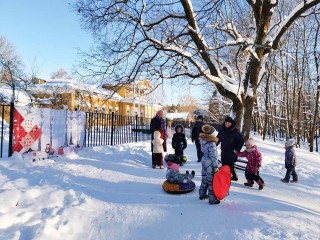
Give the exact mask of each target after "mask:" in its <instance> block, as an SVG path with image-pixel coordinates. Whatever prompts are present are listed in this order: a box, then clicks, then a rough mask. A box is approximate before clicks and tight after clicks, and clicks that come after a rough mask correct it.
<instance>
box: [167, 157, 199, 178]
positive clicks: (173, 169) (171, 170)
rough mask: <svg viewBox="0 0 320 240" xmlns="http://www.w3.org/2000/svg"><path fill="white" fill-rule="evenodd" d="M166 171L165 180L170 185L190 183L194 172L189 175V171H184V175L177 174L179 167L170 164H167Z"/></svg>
mask: <svg viewBox="0 0 320 240" xmlns="http://www.w3.org/2000/svg"><path fill="white" fill-rule="evenodd" d="M167 164H168V170H167V175H166V178H167V180H168V181H169V182H171V183H190V182H191V179H192V178H194V174H195V172H194V171H192V172H191V174H189V171H186V174H181V173H180V172H179V165H178V164H176V163H172V162H170V161H169V162H167Z"/></svg>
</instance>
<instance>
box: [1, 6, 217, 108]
mask: <svg viewBox="0 0 320 240" xmlns="http://www.w3.org/2000/svg"><path fill="white" fill-rule="evenodd" d="M71 2H75V1H67V0H29V1H27V0H0V36H4V37H5V38H6V39H7V40H8V41H9V42H10V43H12V44H13V45H14V47H15V49H16V52H17V54H18V55H19V56H20V58H21V59H22V61H23V63H24V65H25V72H26V73H29V74H30V73H31V72H32V69H33V68H36V73H37V76H38V77H39V78H44V79H49V78H50V75H51V73H53V72H55V71H57V70H59V69H60V68H63V69H65V70H66V71H67V72H68V73H71V72H72V66H73V65H75V64H76V61H77V48H80V49H81V50H86V49H88V48H89V47H90V46H91V45H92V42H93V40H92V37H91V35H90V33H88V32H86V31H84V30H82V29H81V28H80V23H79V18H78V16H77V15H76V13H75V12H74V11H73V10H72V9H71V7H70V3H71ZM186 85H188V84H186ZM186 85H185V89H183V88H181V87H182V86H181V85H180V86H173V87H171V84H170V83H169V82H168V83H166V84H165V86H164V87H163V89H164V91H165V92H166V96H167V99H166V104H177V100H178V98H179V97H180V96H181V95H184V94H188V93H190V94H192V95H193V96H194V97H196V98H198V99H199V100H200V99H201V98H203V92H202V91H201V89H200V88H199V87H192V88H191V89H190V88H189V86H186ZM208 94H210V95H211V93H208Z"/></svg>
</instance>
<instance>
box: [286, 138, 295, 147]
mask: <svg viewBox="0 0 320 240" xmlns="http://www.w3.org/2000/svg"><path fill="white" fill-rule="evenodd" d="M295 143H296V141H295V140H294V139H289V140H287V141H286V143H285V144H284V146H285V147H292V146H293V145H294V144H295Z"/></svg>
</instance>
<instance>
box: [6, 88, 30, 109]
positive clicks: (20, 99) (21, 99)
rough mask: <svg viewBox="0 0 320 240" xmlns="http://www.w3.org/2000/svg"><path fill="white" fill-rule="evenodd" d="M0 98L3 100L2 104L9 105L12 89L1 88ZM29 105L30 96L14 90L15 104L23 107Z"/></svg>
mask: <svg viewBox="0 0 320 240" xmlns="http://www.w3.org/2000/svg"><path fill="white" fill-rule="evenodd" d="M0 96H1V98H3V100H4V102H5V103H7V104H10V101H11V96H12V88H10V87H6V86H1V87H0ZM29 103H31V100H30V96H29V95H28V94H27V93H26V92H25V91H23V90H18V89H15V104H16V105H18V106H25V105H28V104H29Z"/></svg>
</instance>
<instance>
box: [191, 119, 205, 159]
mask: <svg viewBox="0 0 320 240" xmlns="http://www.w3.org/2000/svg"><path fill="white" fill-rule="evenodd" d="M203 125H204V122H203V117H202V116H201V115H199V116H197V121H196V123H195V124H194V126H193V128H192V132H191V140H192V142H193V143H194V144H195V145H196V148H197V157H198V161H197V162H201V158H202V156H203V153H202V152H201V145H200V140H199V134H200V133H201V128H202V126H203Z"/></svg>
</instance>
